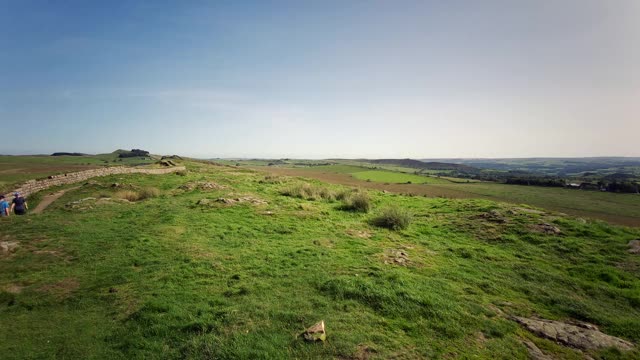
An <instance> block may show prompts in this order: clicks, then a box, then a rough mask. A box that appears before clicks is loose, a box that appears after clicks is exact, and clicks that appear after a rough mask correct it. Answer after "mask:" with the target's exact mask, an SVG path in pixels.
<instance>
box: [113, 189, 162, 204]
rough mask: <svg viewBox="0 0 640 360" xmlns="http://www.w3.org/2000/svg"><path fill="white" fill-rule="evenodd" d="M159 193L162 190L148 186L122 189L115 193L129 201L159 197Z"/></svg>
mask: <svg viewBox="0 0 640 360" xmlns="http://www.w3.org/2000/svg"><path fill="white" fill-rule="evenodd" d="M158 195H160V190H158V189H156V188H153V187H147V188H144V189H142V190H139V191H133V190H121V191H118V192H117V193H116V194H115V196H116V197H117V198H120V199H126V200H129V201H139V200H144V199H149V198H154V197H157V196H158Z"/></svg>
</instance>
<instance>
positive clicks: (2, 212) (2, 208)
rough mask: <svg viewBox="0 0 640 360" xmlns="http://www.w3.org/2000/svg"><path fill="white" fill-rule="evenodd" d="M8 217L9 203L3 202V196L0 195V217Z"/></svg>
mask: <svg viewBox="0 0 640 360" xmlns="http://www.w3.org/2000/svg"><path fill="white" fill-rule="evenodd" d="M5 216H9V203H8V202H7V200H5V198H4V195H0V217H5Z"/></svg>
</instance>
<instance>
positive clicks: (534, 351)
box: [522, 339, 553, 360]
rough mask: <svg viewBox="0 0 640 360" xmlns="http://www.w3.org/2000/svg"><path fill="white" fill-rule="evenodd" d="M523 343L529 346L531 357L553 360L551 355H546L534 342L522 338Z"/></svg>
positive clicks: (538, 359)
mask: <svg viewBox="0 0 640 360" xmlns="http://www.w3.org/2000/svg"><path fill="white" fill-rule="evenodd" d="M522 344H524V346H526V347H527V351H528V352H529V358H531V359H532V360H553V358H551V357H550V356H547V355H545V354H544V353H543V352H542V350H540V349H539V348H538V347H537V346H536V344H534V343H533V342H531V341H529V340H526V339H525V340H522Z"/></svg>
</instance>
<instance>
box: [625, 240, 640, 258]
mask: <svg viewBox="0 0 640 360" xmlns="http://www.w3.org/2000/svg"><path fill="white" fill-rule="evenodd" d="M627 246H629V253H631V254H636V255H640V239H635V240H631V241H629V244H627Z"/></svg>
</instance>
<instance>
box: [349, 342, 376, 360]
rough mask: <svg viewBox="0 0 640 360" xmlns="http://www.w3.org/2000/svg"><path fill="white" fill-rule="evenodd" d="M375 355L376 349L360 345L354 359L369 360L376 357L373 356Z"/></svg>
mask: <svg viewBox="0 0 640 360" xmlns="http://www.w3.org/2000/svg"><path fill="white" fill-rule="evenodd" d="M375 353H377V351H376V349H374V348H372V347H370V346H367V345H364V344H360V345H358V350H357V351H356V353H355V354H354V355H353V358H354V359H356V360H368V359H370V358H371V357H372V356H374V355H373V354H375Z"/></svg>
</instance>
